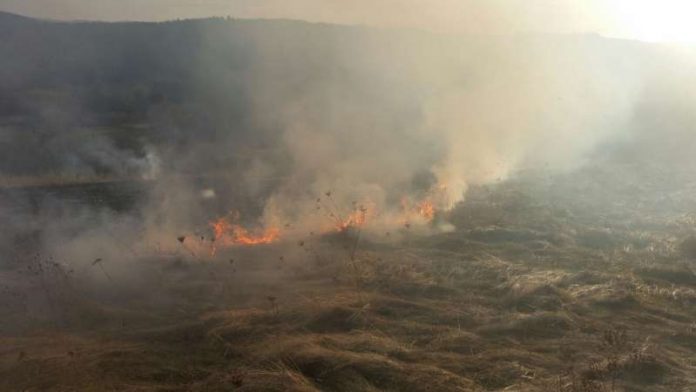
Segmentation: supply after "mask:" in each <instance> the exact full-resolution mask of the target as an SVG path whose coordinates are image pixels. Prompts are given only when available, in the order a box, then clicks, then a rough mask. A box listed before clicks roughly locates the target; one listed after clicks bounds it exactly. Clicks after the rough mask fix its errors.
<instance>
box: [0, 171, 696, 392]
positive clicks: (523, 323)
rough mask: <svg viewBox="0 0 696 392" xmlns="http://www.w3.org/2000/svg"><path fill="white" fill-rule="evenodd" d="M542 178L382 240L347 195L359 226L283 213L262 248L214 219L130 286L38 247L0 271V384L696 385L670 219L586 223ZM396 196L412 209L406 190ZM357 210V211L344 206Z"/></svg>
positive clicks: (558, 390) (695, 333)
mask: <svg viewBox="0 0 696 392" xmlns="http://www.w3.org/2000/svg"><path fill="white" fill-rule="evenodd" d="M575 183H576V182H574V184H575ZM556 186H559V187H562V186H563V185H562V184H560V183H557V184H556ZM543 189H546V188H545V187H541V188H538V189H535V188H533V187H530V186H529V185H527V184H524V183H521V182H519V183H518V182H510V183H504V184H500V185H497V186H491V187H481V188H473V189H471V190H470V193H469V197H468V199H467V201H466V202H464V203H463V204H462V205H459V206H458V207H457V208H455V209H454V210H453V211H451V213H450V214H449V215H448V217H449V219H450V220H451V221H452V223H453V224H455V225H456V226H457V229H455V230H454V231H448V232H433V233H430V234H429V235H418V236H416V235H413V236H411V237H406V236H405V237H403V239H400V240H398V241H397V240H395V239H394V238H392V240H391V242H383V243H380V242H374V241H373V240H372V239H371V238H369V237H365V238H362V237H357V234H358V232H359V231H360V230H369V227H370V225H371V224H377V223H376V222H379V219H380V218H379V215H377V214H374V215H372V213H371V212H370V211H371V210H370V208H367V211H363V210H362V209H361V208H360V206H361V204H363V203H360V202H358V203H356V204H355V208H352V207H353V204H352V203H351V204H348V206H347V207H344V208H343V209H344V211H340V206H341V205H342V204H341V203H339V202H336V203H335V204H336V207H335V208H332V211H334V215H335V216H337V217H340V218H341V222H345V221H346V220H350V221H351V222H354V223H357V222H362V223H360V224H354V225H353V226H352V228H351V229H343V230H340V227H338V226H337V225H336V224H335V223H336V222H338V220H334V219H333V218H332V217H331V216H330V215H329V214H330V213H327V212H328V210H329V209H328V208H327V209H326V211H319V212H320V213H321V215H320V218H321V219H322V220H321V222H323V223H322V224H323V225H324V226H321V225H319V226H313V228H315V229H316V228H317V227H325V228H326V230H327V231H326V232H320V231H319V230H318V229H317V232H316V233H315V234H314V235H309V234H305V235H303V236H302V237H301V238H296V239H293V240H290V239H289V238H292V237H288V236H290V234H289V233H292V229H293V226H290V227H288V228H285V227H284V226H280V227H283V229H282V230H280V232H279V234H278V237H277V238H275V239H274V240H273V241H271V242H270V243H267V244H256V242H257V241H256V239H258V238H263V237H264V236H265V235H266V233H267V231H266V230H265V229H263V226H259V227H261V228H260V229H259V230H258V231H256V230H254V229H251V228H253V227H256V226H254V225H250V226H248V227H249V228H248V229H247V230H240V229H239V228H238V227H237V225H240V227H247V226H243V225H241V223H242V222H241V219H240V217H239V216H238V215H236V214H230V215H228V216H226V217H225V219H224V220H220V219H215V220H213V221H212V222H213V223H216V224H215V225H212V226H209V227H207V228H206V229H207V230H208V231H206V232H205V233H204V235H203V237H204V238H203V239H201V238H200V236H194V235H193V234H191V235H189V236H187V237H179V238H172V239H171V241H172V242H174V243H176V244H178V245H179V251H178V253H177V252H174V253H172V254H171V255H169V256H167V257H163V256H161V255H160V256H158V255H157V254H156V253H153V254H150V255H149V256H148V257H147V258H146V259H145V258H144V256H143V258H142V259H141V260H139V261H138V262H134V263H132V264H130V268H131V269H137V270H138V271H139V273H138V275H139V276H138V279H139V283H138V284H129V280H130V281H133V277H130V278H128V275H124V273H123V272H122V271H120V270H119V269H118V262H116V261H115V260H113V259H111V258H103V259H101V260H100V261H97V260H96V259H92V260H89V262H88V263H86V264H87V267H85V268H84V269H82V268H73V270H72V271H71V270H70V269H69V267H68V265H67V264H65V263H64V262H63V261H62V260H60V259H52V258H49V257H45V256H40V257H38V258H37V259H36V260H34V261H33V262H32V263H30V264H31V269H26V270H18V271H6V272H3V277H2V278H1V279H2V281H3V282H7V283H3V288H2V290H3V291H2V293H3V298H4V300H3V304H2V305H3V306H2V308H0V312H2V316H3V320H7V321H9V323H10V324H11V325H12V326H13V327H10V324H8V323H7V322H6V323H4V324H3V326H2V330H3V335H2V338H0V339H2V341H1V342H2V347H3V351H2V354H1V355H0V373H1V374H0V375H2V377H1V378H0V388H4V389H8V390H12V388H15V387H17V386H19V388H20V389H24V390H27V389H28V390H32V389H36V390H41V389H43V390H51V388H52V387H51V386H52V385H61V388H63V389H73V390H93V389H95V388H103V387H104V386H106V387H110V388H114V389H119V388H120V389H131V390H133V389H137V390H145V391H147V390H161V389H168V390H181V391H191V390H193V391H196V390H200V391H209V390H224V389H225V388H227V389H232V390H241V391H244V390H277V391H282V390H307V391H312V390H330V391H354V390H414V391H415V390H426V389H428V388H437V389H438V390H445V391H446V390H491V391H495V390H505V389H507V390H521V391H539V392H541V391H553V392H574V391H602V392H608V391H621V390H644V391H648V390H650V391H673V390H679V388H682V387H684V386H687V385H691V384H693V383H694V382H696V380H695V379H694V377H693V374H694V369H693V364H692V361H691V358H692V357H693V353H694V347H696V343H694V342H696V329H695V328H694V320H696V313H694V311H693V309H694V306H693V305H694V304H696V283H695V282H696V279H694V278H693V276H694V267H693V265H692V264H691V263H692V262H691V261H689V260H690V259H689V257H691V256H690V254H689V238H690V237H689V230H690V229H689V226H688V225H686V226H685V225H682V224H681V223H678V222H681V221H682V217H681V215H680V214H679V213H672V212H669V211H665V212H664V213H662V214H660V213H656V212H652V213H651V215H650V216H644V217H643V219H645V221H643V222H633V221H631V222H630V223H629V221H628V220H625V221H622V222H619V221H616V224H615V225H612V226H609V227H602V228H600V227H597V226H596V225H594V224H593V223H592V222H594V221H595V219H596V218H594V217H592V214H598V215H600V216H601V214H603V213H606V211H607V207H605V206H603V198H602V197H596V196H601V195H602V193H598V194H593V193H592V192H591V191H589V190H588V191H587V192H586V193H585V198H584V199H583V200H582V203H581V204H577V205H573V204H565V205H564V207H565V208H559V206H558V205H554V204H552V203H548V202H546V201H545V199H544V197H543V196H535V197H530V196H532V195H535V192H537V191H541V190H543ZM330 197H331V198H332V199H335V198H337V196H336V195H335V194H332V195H331V196H330ZM547 197H549V196H547ZM631 197H635V195H631ZM328 198H329V196H327V195H325V194H324V195H323V197H322V199H323V200H322V202H323V203H325V205H327V206H328V205H330V204H331V201H330V200H329V199H328ZM616 200H620V197H619V196H618V195H617V196H616ZM649 200H651V199H650V198H649V197H647V195H646V199H645V202H646V203H648V202H649ZM587 203H589V204H591V205H593V207H594V208H587ZM404 204H406V203H404ZM363 205H365V206H367V203H365V204H363ZM406 205H407V207H408V208H406V207H404V208H402V209H401V211H410V212H409V213H410V214H412V216H411V219H415V218H414V217H415V216H416V215H418V216H420V213H419V209H420V208H419V206H420V200H419V199H417V200H414V201H413V202H409V203H408V204H406ZM612 208H615V207H612ZM625 208H626V209H628V210H630V209H631V208H632V207H631V204H628V203H627V204H626V207H625ZM356 211H357V212H358V213H364V214H365V218H366V219H365V220H364V221H361V220H360V219H355V220H353V218H350V217H351V214H353V213H354V212H356ZM622 211H623V210H621V211H614V213H616V214H617V215H618V216H620V213H621V212H622ZM438 213H439V212H437V213H436V214H435V215H437V214H438ZM358 216H360V215H358ZM625 216H626V217H627V218H628V217H631V216H632V215H631V214H627V215H625ZM371 217H372V218H371ZM403 217H404V215H400V218H403ZM590 218H591V219H590ZM650 228H652V229H650ZM668 228H669V229H668ZM235 230H239V233H237V234H235ZM304 230H306V229H304ZM304 230H303V231H304ZM403 230H406V229H405V228H404V229H403ZM363 234H364V233H363ZM335 236H338V237H341V238H342V239H341V240H340V241H339V240H334V239H335V238H336V237H335ZM224 237H229V238H228V239H227V241H229V242H227V245H226V246H225V247H221V248H220V249H218V252H217V253H216V255H215V257H210V256H209V253H208V252H209V251H210V246H211V244H212V243H213V241H212V239H215V241H214V243H215V244H217V243H225V240H221V238H224ZM247 237H248V238H252V239H254V240H253V241H250V242H251V243H244V242H243V240H240V238H247ZM356 238H361V240H360V241H355V240H356ZM675 238H676V239H683V241H677V240H675ZM197 243H200V246H201V248H200V249H198V248H196V246H197V245H195V244H197ZM183 245H186V246H188V247H189V248H190V249H191V250H192V251H193V252H194V253H196V254H197V257H193V255H192V254H191V253H190V252H188V251H187V250H186V249H185V248H183ZM203 259H205V260H208V261H209V262H206V263H200V262H198V261H199V260H203ZM92 263H94V264H93V265H92ZM16 274H22V275H26V276H31V278H30V279H29V278H22V279H19V278H18V277H17V276H18V275H16ZM106 274H108V276H109V277H107V276H106ZM90 276H91V277H92V279H96V281H94V282H93V283H90V284H86V283H85V282H87V281H89V279H90ZM18 282H22V284H18ZM49 308H50V309H51V312H50V313H46V312H43V311H41V309H49ZM40 314H42V315H43V317H42V318H37V317H36V316H37V315H40ZM47 315H48V316H47ZM18 326H21V328H20V327H18ZM95 333H96V334H97V335H98V336H99V338H96V337H95ZM583 388H584V389H583Z"/></svg>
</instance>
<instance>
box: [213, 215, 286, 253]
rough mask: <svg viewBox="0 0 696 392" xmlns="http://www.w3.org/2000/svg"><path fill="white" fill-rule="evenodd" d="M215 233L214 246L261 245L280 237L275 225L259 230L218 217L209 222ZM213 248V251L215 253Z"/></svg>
mask: <svg viewBox="0 0 696 392" xmlns="http://www.w3.org/2000/svg"><path fill="white" fill-rule="evenodd" d="M210 226H211V227H212V229H213V233H214V234H215V248H217V247H218V246H220V245H222V246H235V245H246V246H251V245H263V244H270V243H273V242H275V241H277V240H278V239H279V238H280V230H279V229H278V228H275V227H269V228H265V229H263V230H261V231H252V230H249V229H247V228H245V227H243V226H241V225H239V224H236V223H231V222H230V221H228V219H226V218H224V217H223V218H219V219H217V220H215V221H213V222H211V223H210ZM215 248H214V249H213V253H215Z"/></svg>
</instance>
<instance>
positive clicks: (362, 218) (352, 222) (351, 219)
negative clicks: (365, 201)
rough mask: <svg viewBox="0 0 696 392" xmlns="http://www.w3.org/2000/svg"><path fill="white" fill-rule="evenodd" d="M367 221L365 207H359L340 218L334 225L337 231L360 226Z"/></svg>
mask: <svg viewBox="0 0 696 392" xmlns="http://www.w3.org/2000/svg"><path fill="white" fill-rule="evenodd" d="M366 221H367V209H366V208H365V207H360V208H359V209H357V210H355V211H353V212H351V213H350V214H349V215H348V216H347V217H346V218H345V219H342V220H340V221H339V222H338V224H337V225H336V229H338V231H346V230H348V229H350V228H358V227H362V226H363V225H364V224H365V222H366Z"/></svg>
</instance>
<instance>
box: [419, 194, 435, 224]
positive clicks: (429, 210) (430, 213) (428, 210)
mask: <svg viewBox="0 0 696 392" xmlns="http://www.w3.org/2000/svg"><path fill="white" fill-rule="evenodd" d="M416 211H417V212H418V214H419V215H420V216H422V217H423V218H425V219H427V220H428V221H431V220H433V218H434V217H435V206H434V205H433V202H432V201H430V200H428V199H426V200H423V201H421V202H420V203H418V205H417V206H416Z"/></svg>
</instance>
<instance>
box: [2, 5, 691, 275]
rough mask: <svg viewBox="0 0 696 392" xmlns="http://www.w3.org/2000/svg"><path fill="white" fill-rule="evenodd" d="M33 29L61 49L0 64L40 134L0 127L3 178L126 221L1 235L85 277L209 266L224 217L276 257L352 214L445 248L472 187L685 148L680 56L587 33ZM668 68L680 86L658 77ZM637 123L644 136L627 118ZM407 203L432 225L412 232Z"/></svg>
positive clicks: (284, 24)
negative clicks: (40, 248)
mask: <svg viewBox="0 0 696 392" xmlns="http://www.w3.org/2000/svg"><path fill="white" fill-rule="evenodd" d="M494 11H495V10H494V9H491V11H490V12H494ZM23 23H25V22H23ZM26 23H29V22H26ZM31 23H34V24H32V25H31V29H35V30H36V31H39V32H43V34H44V35H45V36H46V37H47V38H46V39H48V37H54V36H55V37H59V41H60V42H61V45H62V46H60V54H57V53H55V52H54V51H55V50H57V49H54V48H53V46H56V45H50V46H48V47H41V46H38V45H37V46H29V45H27V46H26V47H27V48H28V49H26V50H27V51H28V52H29V53H28V54H26V55H23V56H16V57H12V58H11V61H9V62H8V64H9V65H8V67H9V68H8V69H11V70H17V69H27V71H26V73H22V74H21V75H15V77H12V78H10V77H4V78H3V79H2V80H0V82H2V83H3V85H6V86H14V87H12V88H11V89H10V88H8V89H7V93H6V94H7V98H4V97H3V98H4V99H5V100H7V101H13V102H14V101H18V102H21V103H22V104H21V105H20V108H19V109H17V111H19V113H20V114H21V116H20V118H25V117H26V118H30V119H34V120H35V119H36V118H38V119H41V121H34V120H32V121H25V122H23V121H24V120H22V121H20V122H19V124H20V125H17V126H15V125H11V126H5V127H4V128H2V129H3V130H5V132H3V134H2V135H0V137H3V140H6V141H7V142H6V143H3V144H2V145H0V147H2V148H3V151H7V152H8V153H9V154H12V153H14V154H15V155H9V156H12V159H10V160H8V161H6V162H5V165H4V166H3V167H2V169H3V170H2V171H3V174H7V173H17V172H24V173H29V174H32V175H36V174H37V173H39V174H40V173H45V172H48V170H47V168H49V167H50V168H52V169H55V170H57V171H58V172H62V173H61V174H64V173H65V172H67V173H71V174H72V173H78V174H80V175H85V176H90V175H94V176H99V175H102V176H112V177H115V178H117V179H124V178H127V179H131V180H132V179H137V181H135V182H136V183H137V184H138V185H137V187H139V188H142V189H139V190H138V191H137V192H135V193H138V196H137V197H135V196H134V197H132V199H133V201H132V202H131V203H129V205H127V206H125V207H122V206H121V204H123V203H122V200H124V199H128V200H130V199H129V198H130V196H128V197H124V195H123V194H122V193H119V192H122V188H120V187H121V186H122V184H118V185H116V187H117V188H118V189H119V191H117V192H115V193H109V192H107V193H109V194H107V195H97V196H96V197H94V198H91V197H81V198H78V199H77V202H76V203H75V204H69V203H68V204H69V205H68V206H67V207H65V206H63V204H65V200H62V199H60V200H59V199H57V198H49V199H47V200H46V199H41V200H39V201H38V202H36V203H34V206H33V207H32V206H28V207H26V209H27V210H32V209H33V210H38V211H40V213H39V214H38V218H37V217H36V216H33V215H32V213H27V216H25V215H19V214H13V213H12V212H10V211H3V213H4V215H7V216H13V217H15V218H16V219H12V221H13V227H23V228H25V229H26V228H27V227H28V226H29V227H31V230H35V229H40V230H41V231H42V232H43V233H44V234H43V245H44V247H45V249H46V251H47V252H49V253H52V254H59V255H60V257H61V258H62V259H65V260H79V262H80V263H83V264H84V263H86V264H89V263H91V262H92V261H93V260H94V259H97V258H102V259H105V260H106V259H109V260H119V259H137V258H140V257H143V255H148V254H153V253H157V252H160V253H167V254H169V253H171V254H178V255H180V256H182V255H183V256H185V257H188V256H187V255H190V254H192V253H193V254H196V255H198V254H200V253H199V252H203V251H206V252H208V251H209V248H210V243H211V242H212V241H211V240H212V239H214V235H213V232H212V228H211V227H210V224H209V222H211V221H213V220H214V219H216V218H219V217H223V216H228V214H230V213H234V214H232V215H229V216H235V217H238V218H236V219H237V220H238V221H239V222H236V223H240V224H243V225H245V226H247V227H250V228H251V229H259V230H263V229H264V228H271V227H272V228H279V229H280V230H281V239H292V238H295V237H303V236H306V235H308V233H310V232H315V233H321V232H326V231H335V230H336V228H337V226H339V227H340V226H341V224H342V223H345V221H346V220H349V219H350V218H351V215H354V214H356V213H357V214H358V215H359V214H360V213H362V211H363V210H364V214H365V218H366V220H367V224H365V226H364V230H365V231H366V232H369V233H370V234H375V235H377V234H379V235H382V234H384V233H385V232H393V231H394V230H396V229H400V228H403V227H406V226H407V225H408V226H407V227H409V228H410V229H411V230H412V232H415V231H419V232H424V233H425V232H432V231H434V230H435V231H436V230H443V229H446V230H451V229H452V227H451V225H446V224H444V222H443V221H442V219H444V215H446V213H447V211H449V210H451V209H453V208H455V207H456V206H457V203H459V202H461V201H463V200H465V198H466V192H467V189H468V188H469V187H470V186H472V185H479V184H488V183H492V182H497V181H502V180H505V179H507V178H510V177H513V176H515V175H516V174H517V173H518V172H520V171H524V170H529V169H532V170H535V169H543V170H545V171H548V172H562V171H569V170H573V169H575V168H577V167H580V166H582V165H583V164H584V163H586V162H587V161H588V160H591V159H594V157H596V153H597V151H598V149H601V148H603V147H604V146H606V145H608V144H612V143H619V142H621V143H624V145H626V146H632V147H627V148H626V149H627V150H629V149H631V148H633V149H632V151H634V153H635V155H636V156H640V157H646V156H649V152H648V151H649V147H650V148H653V147H654V145H656V144H658V143H655V141H656V140H660V141H663V139H665V137H664V136H663V134H662V133H660V132H663V130H666V129H667V128H670V127H671V128H674V129H673V132H674V133H675V134H680V135H682V134H688V133H690V132H691V128H689V127H687V126H686V125H688V124H689V118H690V117H689V113H692V112H693V111H692V110H691V107H692V105H693V104H692V102H693V100H692V99H691V97H692V94H691V91H692V89H691V87H692V84H686V85H684V84H680V81H682V80H690V79H689V78H691V77H692V75H693V71H690V70H691V69H692V67H690V65H691V64H693V55H692V54H690V53H678V52H673V51H672V50H671V49H669V50H668V49H665V48H660V49H655V47H653V46H649V45H643V44H637V43H631V42H628V41H619V40H610V39H605V38H602V37H599V36H594V35H570V36H564V35H543V34H529V35H508V36H486V35H477V36H467V35H449V34H437V33H429V32H423V31H413V30H396V29H394V30H384V29H372V28H363V27H341V26H326V25H313V24H306V23H301V22H288V21H226V20H206V21H188V22H179V23H164V24H137V25H131V24H113V25H99V24H65V25H63V24H57V23H55V24H54V23H46V24H43V23H40V24H37V23H35V22H31ZM92 29H95V30H94V31H98V32H99V34H85V33H84V31H92ZM13 34H14V35H12V39H13V40H15V41H16V42H24V41H23V40H25V39H30V38H31V39H32V40H35V39H36V38H35V37H34V34H38V33H36V32H32V33H31V34H28V33H21V32H20V33H13ZM23 34H25V35H23ZM26 34H28V35H26ZM39 35H40V34H39ZM27 37H29V38H27ZM84 37H95V38H94V39H93V40H92V39H91V38H89V39H88V38H84ZM143 37H148V39H144V38H143ZM32 42H33V41H32ZM104 42H111V43H112V45H110V46H107V45H103V43H104ZM74 43H80V45H77V44H74ZM16 45H17V44H15V46H16ZM84 47H87V48H89V49H90V50H83V48H84ZM6 49H7V48H5V47H3V46H0V50H4V51H6ZM7 50H9V49H7ZM8 58H9V57H8ZM36 58H39V59H44V58H50V59H54V58H57V59H59V60H60V59H63V60H62V61H58V60H57V61H55V62H53V63H51V62H48V61H47V60H46V62H47V63H48V64H50V67H49V69H48V70H46V71H45V72H46V74H43V73H42V72H43V71H41V70H37V69H34V68H30V67H28V65H27V64H28V63H29V62H30V61H29V60H31V61H34V59H36ZM126 58H128V59H132V60H133V61H132V62H130V63H129V62H125V61H124V59H126ZM22 61H25V62H26V63H22ZM95 64H99V65H101V66H102V67H101V68H99V69H100V71H99V72H101V74H94V73H93V68H95ZM3 69H4V68H3ZM675 69H678V72H679V73H678V75H681V76H668V74H670V73H673V72H674V70H675ZM2 75H11V73H10V72H3V73H2ZM46 75H48V76H46ZM20 76H21V77H20ZM682 76H683V77H682ZM66 80H70V81H72V82H74V85H72V84H66V83H65V81H66ZM95 80H96V81H98V83H97V82H95ZM22 83H23V84H22ZM15 84H16V86H15ZM95 85H96V87H95ZM37 86H39V87H40V88H39V87H37ZM25 91H29V92H28V93H26V92H25ZM56 91H57V92H56ZM15 94H16V96H15ZM61 94H62V95H61ZM35 96H41V97H43V101H34V100H32V99H31V98H32V97H35ZM66 96H68V97H70V99H63V98H61V97H66ZM16 97H20V99H15V98H16ZM56 97H58V98H56ZM27 108H28V109H27ZM651 111H652V113H657V115H654V116H650V117H651V119H652V120H654V121H658V120H659V121H658V122H657V123H650V122H647V121H645V119H644V118H643V116H645V113H651ZM36 113H43V114H41V115H39V116H35V114H36ZM13 115H14V114H13ZM22 116H23V117H22ZM677 120H678V121H677ZM27 124H28V125H27ZM665 124H668V125H669V126H668V127H665V126H664V125H665ZM27 128H34V129H35V132H34V133H26V132H24V131H25V130H26V129H27ZM658 128H659V129H660V132H658V131H656V129H658ZM58 131H59V132H58ZM6 135H10V136H6ZM27 135H38V136H27ZM19 137H25V138H30V140H29V141H28V142H26V143H15V142H16V141H17V140H19V139H18V138H19ZM32 137H33V139H31V138H32ZM680 140H681V139H680ZM627 141H630V143H628V142H627ZM659 144H660V145H663V146H664V145H665V144H664V143H659ZM17 146H21V147H23V148H24V149H25V151H42V154H41V159H34V160H32V159H31V158H29V154H25V153H22V152H21V151H22V150H20V149H18V148H17ZM681 147H682V148H683V149H684V150H685V151H686V150H688V148H686V147H684V146H683V145H682V146H681ZM670 148H671V147H670ZM672 150H673V149H670V151H672ZM666 154H667V153H666ZM35 163H38V165H37V166H32V165H34V164H35ZM10 169H11V170H10ZM20 169H21V170H20ZM59 177H60V178H62V177H64V176H62V177H61V176H59ZM143 179H145V180H147V181H142V180H143ZM110 199H114V202H113V203H110V202H108V200H110ZM105 200H106V202H105ZM424 202H428V203H430V204H432V205H433V207H434V208H435V210H436V211H437V212H438V213H437V214H436V215H441V216H437V217H436V219H435V221H433V220H432V217H430V216H427V214H426V216H423V214H422V213H421V212H422V211H418V210H419V209H420V208H421V207H419V206H420V205H421V203H424ZM28 204H32V203H28ZM56 204H57V205H58V207H55V205H56ZM34 212H35V211H34ZM426 212H427V211H426ZM341 221H343V222H341ZM22 222H32V223H31V224H30V225H27V224H24V223H22ZM14 223H16V224H14ZM31 230H24V231H25V232H31ZM16 231H21V230H19V229H17V230H16ZM182 236H185V237H186V238H187V240H186V241H177V239H178V238H181V237H182ZM183 245H186V246H183ZM8 246H9V245H8ZM206 254H207V253H206ZM126 270H127V268H126ZM97 272H98V271H97Z"/></svg>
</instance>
